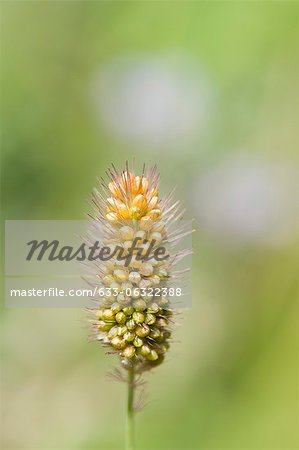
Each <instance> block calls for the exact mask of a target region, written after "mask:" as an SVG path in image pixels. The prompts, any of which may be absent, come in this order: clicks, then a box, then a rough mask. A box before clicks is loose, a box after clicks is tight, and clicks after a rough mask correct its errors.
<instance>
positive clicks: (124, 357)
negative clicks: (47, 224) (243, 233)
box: [90, 163, 188, 450]
mask: <svg viewBox="0 0 299 450" xmlns="http://www.w3.org/2000/svg"><path fill="white" fill-rule="evenodd" d="M107 175H108V183H106V181H105V180H103V179H101V180H100V182H101V186H102V191H101V192H99V191H98V190H97V189H94V191H93V194H92V204H93V211H94V212H93V214H91V215H90V217H91V218H92V220H93V222H94V223H98V224H99V225H100V226H101V229H102V233H103V243H104V244H105V245H106V246H108V248H109V249H110V251H111V253H113V251H114V250H115V249H116V247H118V248H121V249H122V251H123V253H122V255H123V257H124V258H125V257H126V256H129V257H130V258H131V259H130V258H128V259H127V260H126V259H122V260H121V259H119V258H117V257H116V255H115V256H114V257H113V258H109V259H107V260H101V261H96V262H95V264H96V278H95V282H94V285H96V286H97V287H98V288H99V292H100V289H102V292H103V293H104V295H103V296H99V297H97V298H95V299H94V300H95V301H96V302H97V303H96V307H95V308H92V309H90V312H91V313H92V317H93V318H92V329H93V332H94V336H95V338H96V339H97V340H98V341H100V342H101V343H102V344H103V345H104V346H105V347H106V348H107V351H108V353H112V354H116V355H118V356H119V357H120V362H121V367H122V369H118V370H116V374H115V375H116V376H117V378H119V379H122V380H126V382H127V384H128V400H127V439H126V448H127V449H128V450H133V449H134V448H135V446H134V445H135V444H134V435H135V433H134V411H135V410H136V403H135V391H136V387H137V386H138V385H139V384H140V377H141V375H142V374H143V373H144V372H145V371H147V370H150V369H153V368H155V367H157V366H158V365H159V364H161V363H162V362H163V361H164V358H165V355H166V352H167V351H168V349H169V346H170V342H171V333H172V332H171V328H172V327H171V325H172V324H173V323H174V321H173V316H174V314H175V307H174V305H173V304H172V302H171V299H170V298H169V296H168V295H167V288H168V287H169V286H171V283H172V282H173V280H174V279H175V278H177V277H178V272H174V270H173V268H174V265H175V264H176V263H177V261H178V260H179V259H181V258H183V257H184V256H185V255H186V254H188V250H186V251H183V252H176V253H173V254H172V253H171V242H175V241H177V240H179V239H180V236H182V235H184V233H182V230H181V229H180V228H179V227H177V229H176V230H173V228H172V227H171V224H173V223H174V222H176V221H179V220H180V219H181V218H182V212H181V210H180V204H179V202H173V199H172V198H173V193H171V194H169V195H167V196H166V197H165V198H163V199H160V198H159V191H158V182H159V175H158V173H157V170H156V167H153V168H151V169H149V170H148V171H147V172H146V171H145V167H144V168H143V171H142V173H141V175H135V171H134V168H132V169H130V170H129V167H128V163H127V164H126V169H125V170H123V171H122V172H119V171H118V170H117V169H116V168H115V167H114V166H112V169H110V170H109V171H108V172H107ZM185 234H186V233H185ZM136 239H137V240H138V249H139V250H138V251H137V250H136V249H133V250H132V248H133V242H134V240H136ZM136 242H137V241H136ZM151 243H152V244H153V245H152V247H151ZM159 246H160V248H161V246H163V248H164V249H168V247H169V249H168V250H167V257H166V258H164V259H162V258H160V259H159V258H155V257H154V256H155V255H156V253H155V250H156V249H157V248H158V247H159ZM157 287H159V288H160V290H159V289H155V288H157ZM163 288H164V290H163ZM165 289H166V290H165ZM158 291H159V292H158ZM165 292H166V295H165ZM163 293H164V295H163ZM108 294H109V295H108ZM172 298H173V297H172Z"/></svg>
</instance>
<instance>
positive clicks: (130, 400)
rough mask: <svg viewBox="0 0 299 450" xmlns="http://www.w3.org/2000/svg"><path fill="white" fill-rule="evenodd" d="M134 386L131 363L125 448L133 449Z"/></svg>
mask: <svg viewBox="0 0 299 450" xmlns="http://www.w3.org/2000/svg"><path fill="white" fill-rule="evenodd" d="M134 388H135V386H134V365H133V364H132V366H131V367H130V368H129V370H128V410H127V414H128V417H127V442H126V450H134V449H135V426H134Z"/></svg>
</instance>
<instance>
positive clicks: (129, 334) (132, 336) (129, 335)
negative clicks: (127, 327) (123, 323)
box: [124, 331, 135, 342]
mask: <svg viewBox="0 0 299 450" xmlns="http://www.w3.org/2000/svg"><path fill="white" fill-rule="evenodd" d="M124 339H125V340H126V341H127V342H132V341H134V339H135V333H133V332H132V331H127V332H126V333H125V334H124Z"/></svg>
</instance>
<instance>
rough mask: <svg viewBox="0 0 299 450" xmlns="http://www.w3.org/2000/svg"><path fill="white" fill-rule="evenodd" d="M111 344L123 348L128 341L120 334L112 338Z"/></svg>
mask: <svg viewBox="0 0 299 450" xmlns="http://www.w3.org/2000/svg"><path fill="white" fill-rule="evenodd" d="M111 344H112V345H113V347H114V348H117V349H118V350H119V349H122V348H124V347H125V346H126V341H125V340H124V339H121V338H120V337H119V336H115V337H114V338H112V339H111Z"/></svg>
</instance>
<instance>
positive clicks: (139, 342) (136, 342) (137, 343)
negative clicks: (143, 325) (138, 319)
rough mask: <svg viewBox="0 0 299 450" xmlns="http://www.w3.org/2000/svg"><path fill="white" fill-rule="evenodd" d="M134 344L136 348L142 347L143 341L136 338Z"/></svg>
mask: <svg viewBox="0 0 299 450" xmlns="http://www.w3.org/2000/svg"><path fill="white" fill-rule="evenodd" d="M133 344H134V345H135V347H141V346H142V345H143V340H142V339H141V338H139V337H138V336H136V337H135V339H134V342H133Z"/></svg>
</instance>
